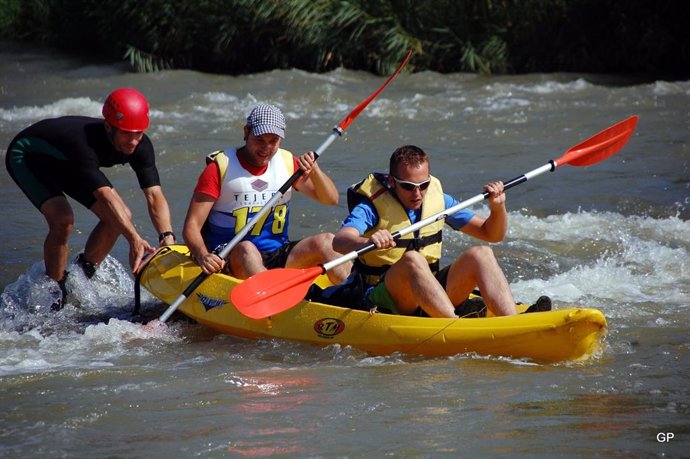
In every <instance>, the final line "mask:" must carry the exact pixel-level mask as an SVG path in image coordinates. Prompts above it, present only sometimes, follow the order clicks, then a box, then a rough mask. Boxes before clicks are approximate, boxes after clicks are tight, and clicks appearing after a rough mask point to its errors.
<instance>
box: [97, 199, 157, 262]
mask: <svg viewBox="0 0 690 459" xmlns="http://www.w3.org/2000/svg"><path fill="white" fill-rule="evenodd" d="M93 195H94V197H95V198H96V203H95V204H94V205H93V206H91V210H92V211H93V212H94V213H95V214H96V215H97V216H98V218H100V219H101V220H102V221H104V222H105V223H107V224H108V225H111V226H113V227H114V228H116V229H117V231H118V232H119V233H120V234H122V235H123V236H124V237H125V239H127V242H128V243H129V265H130V266H131V268H132V271H133V272H134V273H136V272H137V271H139V267H140V265H141V260H142V259H143V258H144V255H145V254H146V253H147V252H148V253H150V252H153V247H151V246H150V245H149V243H148V242H146V241H145V240H144V239H143V238H142V237H141V236H140V235H139V233H138V232H137V230H136V228H134V224H133V223H132V214H131V212H130V210H129V208H128V207H127V205H126V204H125V202H124V201H123V200H122V198H121V197H120V195H118V194H117V192H116V191H115V190H113V189H112V188H111V187H109V186H103V187H100V188H98V189H97V190H96V191H94V192H93Z"/></svg>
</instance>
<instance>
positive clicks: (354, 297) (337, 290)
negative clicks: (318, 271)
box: [310, 145, 550, 317]
mask: <svg viewBox="0 0 690 459" xmlns="http://www.w3.org/2000/svg"><path fill="white" fill-rule="evenodd" d="M389 172H390V173H389V174H378V173H375V174H370V175H369V176H368V177H367V178H366V179H364V180H363V181H361V182H360V183H358V184H356V185H353V187H351V188H350V189H349V190H348V206H349V207H350V214H349V215H348V217H347V218H346V219H345V221H344V222H343V224H342V226H341V228H340V230H338V232H337V233H336V235H335V238H334V240H333V248H334V249H335V250H336V251H338V252H340V253H348V252H351V251H353V250H358V249H360V248H362V247H364V246H366V245H368V244H371V243H373V244H374V245H376V247H377V248H378V250H372V251H370V252H368V253H365V254H363V255H362V256H360V257H359V258H358V259H357V260H356V261H355V264H354V268H353V274H352V275H351V276H350V277H349V278H348V280H347V281H346V283H345V284H343V285H341V286H336V287H332V288H330V289H326V290H325V291H323V292H318V291H316V292H315V291H312V292H311V295H310V296H311V297H313V298H311V299H319V300H322V301H324V302H331V303H333V304H341V305H344V306H347V305H349V306H351V307H357V308H360V309H372V308H374V307H376V308H377V310H379V311H383V312H391V313H396V314H403V315H428V316H431V317H458V315H461V316H463V315H465V314H464V312H463V310H462V308H461V307H459V308H458V309H457V310H456V307H457V306H460V305H463V304H465V307H467V302H466V300H467V299H468V297H469V295H470V293H471V292H472V291H473V290H474V289H475V288H476V287H479V288H480V290H481V292H482V296H483V298H484V301H485V302H486V306H487V307H488V308H489V309H490V310H491V311H492V312H493V313H494V314H495V315H499V316H505V315H513V314H516V309H515V299H514V298H513V294H512V292H511V290H510V286H509V285H508V281H507V280H506V277H505V275H504V274H503V271H502V270H501V268H500V266H499V265H498V262H497V261H496V258H495V256H494V253H493V251H492V250H491V248H490V247H488V246H486V245H481V246H473V247H470V248H469V249H467V250H466V251H465V252H464V253H462V254H461V255H460V256H459V257H458V258H456V259H455V260H454V261H453V263H452V264H451V265H450V266H448V267H445V268H443V269H439V268H440V267H439V261H440V259H441V233H442V230H443V226H444V223H446V224H448V225H450V226H451V227H452V228H453V229H456V230H459V231H462V232H463V233H465V234H467V235H469V236H472V237H475V238H477V239H480V240H482V241H486V242H499V241H502V240H503V238H504V237H505V235H506V232H507V229H508V213H507V212H506V208H505V200H506V198H505V194H504V192H503V183H502V182H492V183H489V184H487V185H486V186H485V187H484V191H485V192H489V193H490V197H489V207H490V210H491V213H490V215H489V217H487V218H482V217H480V216H478V215H475V214H474V212H472V211H470V210H467V209H463V210H460V211H459V212H457V213H455V214H453V215H449V216H448V217H447V218H446V219H445V222H444V220H443V219H441V220H438V221H436V222H434V223H431V224H429V225H426V226H424V227H423V228H421V229H420V230H419V231H417V232H414V233H411V234H407V235H405V236H403V237H401V238H399V239H398V240H397V241H396V240H394V239H393V236H392V233H395V232H396V231H398V230H401V229H403V228H406V227H408V226H410V225H412V224H414V223H415V222H417V221H419V220H421V219H424V218H426V217H429V216H432V215H435V214H437V213H439V212H443V211H444V210H445V209H448V208H450V207H452V206H454V205H456V204H458V201H457V200H455V199H454V198H452V197H451V196H449V195H447V194H445V193H444V192H443V189H442V187H441V183H440V182H439V180H438V179H436V178H435V177H433V176H431V175H430V167H429V157H428V156H427V154H426V153H425V152H424V151H423V150H422V149H421V148H419V147H416V146H413V145H406V146H403V147H400V148H398V149H397V150H395V152H393V154H392V156H391V158H390V165H389ZM353 305H354V306H353ZM547 309H550V300H549V299H548V298H547V297H542V298H541V299H540V300H539V301H538V305H535V306H533V307H532V309H531V310H532V311H534V310H547ZM476 312H477V311H475V314H474V315H475V316H476V315H478V314H476ZM530 312H531V311H530ZM484 314H485V311H484ZM479 315H482V314H479Z"/></svg>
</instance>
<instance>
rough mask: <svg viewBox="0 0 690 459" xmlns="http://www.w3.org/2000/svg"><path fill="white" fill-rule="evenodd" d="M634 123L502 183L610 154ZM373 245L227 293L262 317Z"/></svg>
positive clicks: (260, 277) (276, 272)
mask: <svg viewBox="0 0 690 459" xmlns="http://www.w3.org/2000/svg"><path fill="white" fill-rule="evenodd" d="M636 124H637V116H634V115H633V116H631V117H630V118H628V119H625V120H623V121H621V122H619V123H617V124H615V125H613V126H611V127H609V128H608V129H606V130H604V131H602V132H600V133H598V134H596V135H595V136H593V137H591V138H589V139H587V140H585V141H584V142H582V143H580V144H578V145H575V146H574V147H571V148H570V149H569V150H568V151H566V152H565V153H564V154H563V156H561V157H560V158H558V159H557V160H551V161H549V162H548V163H546V164H545V165H543V166H541V167H539V168H537V169H534V170H532V171H530V172H527V173H526V174H523V175H520V176H519V177H515V178H514V179H512V180H509V181H508V182H506V183H505V184H504V189H505V190H508V189H510V188H512V187H514V186H517V185H519V184H521V183H523V182H526V181H527V180H529V179H531V178H534V177H536V176H538V175H540V174H543V173H544V172H547V171H551V172H553V171H555V170H556V168H557V167H559V166H563V165H565V164H570V165H572V166H589V165H592V164H596V163H598V162H600V161H603V160H605V159H607V158H608V157H610V156H612V155H613V154H614V153H616V152H617V151H618V150H620V149H621V148H622V147H623V145H625V144H626V142H627V141H628V139H629V138H630V136H631V135H632V133H633V131H634V130H635V125H636ZM488 197H489V193H488V192H485V193H482V194H478V195H477V196H474V197H473V198H470V199H467V200H465V201H463V202H460V203H458V204H456V205H455V206H453V207H450V208H448V209H446V210H444V211H443V212H439V213H437V214H435V215H432V216H430V217H427V218H425V219H423V220H420V221H418V222H417V223H415V224H413V225H410V226H408V227H407V228H404V229H402V230H400V231H396V232H395V233H394V234H393V238H394V239H398V238H400V237H402V236H404V235H406V234H409V233H412V232H414V231H417V230H418V229H420V228H422V227H424V226H426V225H429V224H431V223H433V222H435V221H438V220H440V219H443V218H446V217H447V216H448V215H452V214H454V213H456V212H458V211H459V210H461V209H464V208H465V207H469V206H471V205H473V204H476V203H478V202H481V201H482V200H484V199H487V198H488ZM374 249H376V246H375V245H374V244H373V243H371V244H368V245H366V246H364V247H362V248H361V249H359V250H356V251H352V252H350V253H348V254H346V255H343V256H342V257H339V258H337V259H335V260H332V261H329V262H328V263H325V264H323V265H319V266H314V267H311V268H301V269H295V268H282V269H272V270H268V271H263V272H260V273H258V274H256V275H254V276H252V277H250V278H249V279H247V280H245V281H244V282H243V283H241V284H240V285H238V286H237V287H235V288H234V289H233V290H232V292H231V293H230V299H231V301H232V303H233V304H234V305H235V307H236V308H237V310H238V311H240V312H241V313H242V314H244V315H245V316H247V317H250V318H252V319H264V318H266V317H269V316H273V315H275V314H278V313H280V312H283V311H285V310H287V309H290V308H291V307H293V306H295V305H296V304H298V303H299V302H300V301H302V300H303V299H304V297H305V295H306V294H307V291H308V290H309V287H310V286H311V284H312V283H313V282H314V280H316V278H317V277H318V276H320V275H321V274H323V273H325V272H326V271H328V270H329V269H332V268H334V267H336V266H338V265H340V264H342V263H346V262H348V261H350V260H354V259H355V258H357V257H358V256H360V255H363V254H365V253H367V252H369V251H371V250H374Z"/></svg>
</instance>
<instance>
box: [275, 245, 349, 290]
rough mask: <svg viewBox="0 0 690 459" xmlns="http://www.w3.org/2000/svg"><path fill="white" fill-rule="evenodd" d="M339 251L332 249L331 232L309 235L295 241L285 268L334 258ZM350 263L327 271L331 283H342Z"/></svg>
mask: <svg viewBox="0 0 690 459" xmlns="http://www.w3.org/2000/svg"><path fill="white" fill-rule="evenodd" d="M339 256H340V253H338V252H336V251H335V250H333V233H320V234H316V235H314V236H309V237H306V238H304V239H302V240H301V241H299V242H298V243H297V245H295V247H293V248H292V250H291V251H290V254H289V255H288V259H287V262H286V263H285V267H286V268H307V267H311V266H316V265H320V264H323V263H326V262H328V261H331V260H334V259H336V258H338V257H339ZM351 269H352V263H351V262H349V261H348V262H347V263H343V264H341V265H338V266H336V267H335V268H333V269H331V270H329V271H328V272H327V275H328V279H329V280H330V281H331V283H332V284H333V285H338V284H340V283H342V282H343V281H344V280H345V279H346V278H347V276H349V275H350V270H351Z"/></svg>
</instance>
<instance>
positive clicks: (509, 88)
mask: <svg viewBox="0 0 690 459" xmlns="http://www.w3.org/2000/svg"><path fill="white" fill-rule="evenodd" d="M592 87H593V85H592V84H591V83H588V82H587V81H585V80H584V79H582V78H578V79H577V80H574V81H569V82H567V83H560V82H558V81H544V82H542V83H537V84H532V85H525V84H518V83H492V84H489V85H486V86H485V87H484V89H486V90H487V91H488V92H491V93H501V94H508V95H510V94H513V93H515V92H523V93H528V94H554V93H575V92H579V91H583V90H586V89H590V88H592Z"/></svg>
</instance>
